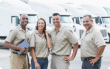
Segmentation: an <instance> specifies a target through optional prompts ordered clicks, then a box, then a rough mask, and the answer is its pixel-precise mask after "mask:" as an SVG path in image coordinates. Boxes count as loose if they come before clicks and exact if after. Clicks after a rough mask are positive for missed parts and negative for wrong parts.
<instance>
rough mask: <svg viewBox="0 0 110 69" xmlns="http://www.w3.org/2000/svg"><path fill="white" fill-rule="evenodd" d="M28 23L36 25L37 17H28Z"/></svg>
mask: <svg viewBox="0 0 110 69" xmlns="http://www.w3.org/2000/svg"><path fill="white" fill-rule="evenodd" d="M28 18H29V23H37V20H38V18H37V16H36V15H28Z"/></svg>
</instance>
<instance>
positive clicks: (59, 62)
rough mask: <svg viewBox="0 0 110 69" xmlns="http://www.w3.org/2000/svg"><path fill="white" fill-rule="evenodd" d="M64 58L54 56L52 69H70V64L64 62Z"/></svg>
mask: <svg viewBox="0 0 110 69" xmlns="http://www.w3.org/2000/svg"><path fill="white" fill-rule="evenodd" d="M63 58H64V56H58V55H52V60H51V69H69V65H70V63H69V62H68V63H67V62H66V61H64V60H63Z"/></svg>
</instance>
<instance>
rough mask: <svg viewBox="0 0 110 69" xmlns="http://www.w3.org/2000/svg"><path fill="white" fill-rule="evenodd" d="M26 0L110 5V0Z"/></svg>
mask: <svg viewBox="0 0 110 69" xmlns="http://www.w3.org/2000/svg"><path fill="white" fill-rule="evenodd" d="M0 1H1V0H0ZM8 1H9V0H8ZM14 1H15V0H14ZM25 1H38V2H46V3H73V4H74V5H81V4H92V5H100V6H110V0H25Z"/></svg>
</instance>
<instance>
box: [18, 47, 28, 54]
mask: <svg viewBox="0 0 110 69" xmlns="http://www.w3.org/2000/svg"><path fill="white" fill-rule="evenodd" d="M26 49H27V47H20V50H19V51H20V52H21V53H23V52H24V51H26Z"/></svg>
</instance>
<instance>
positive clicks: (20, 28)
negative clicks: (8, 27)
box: [18, 25, 28, 32]
mask: <svg viewBox="0 0 110 69" xmlns="http://www.w3.org/2000/svg"><path fill="white" fill-rule="evenodd" d="M18 28H19V30H22V31H24V30H23V29H22V27H21V25H19V26H18ZM26 32H28V29H27V28H26Z"/></svg>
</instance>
